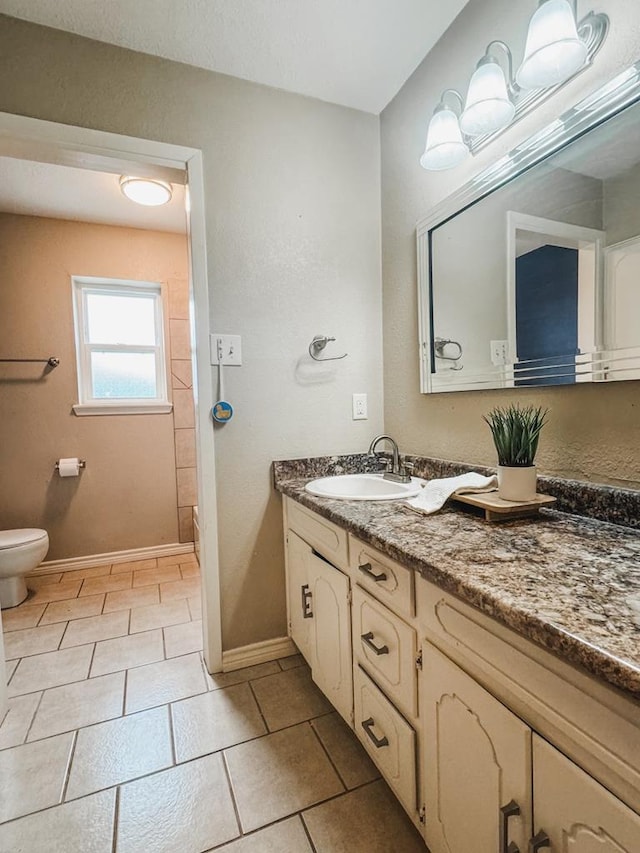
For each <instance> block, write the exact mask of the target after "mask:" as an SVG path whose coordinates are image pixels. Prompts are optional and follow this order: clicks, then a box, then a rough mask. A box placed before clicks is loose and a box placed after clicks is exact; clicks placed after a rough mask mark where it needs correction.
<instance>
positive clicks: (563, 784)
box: [533, 734, 640, 853]
mask: <svg viewBox="0 0 640 853" xmlns="http://www.w3.org/2000/svg"><path fill="white" fill-rule="evenodd" d="M533 813H534V827H535V831H536V833H537V834H538V833H539V834H538V838H537V840H538V841H539V842H540V843H541V844H543V845H544V841H545V839H544V836H543V833H544V834H546V835H547V836H548V838H549V842H548V844H546V845H545V846H541V847H540V848H538V849H540V850H544V849H548V850H550V851H553V853H638V851H640V816H639V815H637V814H636V813H635V812H633V811H631V809H629V808H628V807H627V806H625V805H624V803H622V802H620V800H618V799H617V797H614V796H613V794H611V793H609V791H607V790H606V788H603V787H602V785H600V784H598V782H596V781H595V779H592V778H591V776H589V775H588V774H587V773H585V772H584V770H581V769H580V768H579V767H577V766H576V765H575V764H574V763H573V762H572V761H570V760H569V759H568V758H567V757H566V756H564V755H562V753H560V752H558V750H557V749H555V748H554V747H553V746H550V745H549V744H548V743H547V742H546V741H544V740H542V738H541V737H539V736H538V735H535V734H534V736H533Z"/></svg>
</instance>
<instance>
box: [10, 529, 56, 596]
mask: <svg viewBox="0 0 640 853" xmlns="http://www.w3.org/2000/svg"><path fill="white" fill-rule="evenodd" d="M48 550H49V536H48V534H47V531H46V530H38V529H37V528H35V527H27V528H23V529H21V530H0V608H1V609H2V610H6V609H7V607H16V605H18V604H20V603H21V602H22V601H24V600H25V598H26V597H27V594H28V590H27V585H26V583H25V580H24V578H25V575H26V574H27V572H30V571H32V570H33V569H35V567H36V566H39V565H40V563H41V562H42V561H43V560H44V558H45V556H46V553H47V551H48Z"/></svg>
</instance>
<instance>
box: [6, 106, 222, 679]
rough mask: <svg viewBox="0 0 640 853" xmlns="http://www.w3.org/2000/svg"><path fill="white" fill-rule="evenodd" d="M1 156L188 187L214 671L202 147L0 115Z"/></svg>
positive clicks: (201, 502)
mask: <svg viewBox="0 0 640 853" xmlns="http://www.w3.org/2000/svg"><path fill="white" fill-rule="evenodd" d="M0 156H4V157H13V158H16V159H20V160H30V161H32V162H35V163H52V164H58V165H64V166H72V167H75V168H78V169H86V170H90V171H93V172H109V173H119V174H134V175H136V176H140V177H149V178H156V179H159V180H162V181H166V182H168V183H172V184H181V185H184V186H185V188H186V211H187V245H188V256H189V257H188V269H189V288H190V305H191V312H190V314H191V327H190V331H191V341H192V350H193V366H194V377H193V394H194V398H195V412H196V414H195V437H196V470H197V482H198V487H197V497H198V508H199V536H200V562H201V567H202V611H203V633H204V637H203V642H204V659H205V663H206V666H207V669H208V670H209V672H218V671H221V669H222V641H221V619H220V585H219V567H218V541H217V521H216V519H217V511H216V487H215V455H214V437H213V430H212V428H211V423H210V418H209V412H210V410H211V407H212V405H213V388H212V382H211V371H210V367H209V364H208V361H209V359H208V357H207V356H208V351H209V347H208V342H209V294H208V285H207V258H206V236H205V222H204V187H203V178H202V156H201V153H200V152H199V151H198V150H196V149H191V148H186V147H183V146H174V145H169V144H166V143H159V142H155V141H151V140H144V139H136V138H132V137H124V136H119V135H117V134H112V133H105V132H101V131H93V130H87V129H85V128H79V127H71V126H67V125H59V124H55V123H51V122H44V121H40V120H37V119H31V118H26V117H23V116H16V115H11V114H6V113H0Z"/></svg>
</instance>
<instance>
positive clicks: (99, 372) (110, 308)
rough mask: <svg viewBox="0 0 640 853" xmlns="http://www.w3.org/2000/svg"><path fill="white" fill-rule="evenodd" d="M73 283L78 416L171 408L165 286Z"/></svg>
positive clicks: (86, 280) (87, 280) (75, 280)
mask: <svg viewBox="0 0 640 853" xmlns="http://www.w3.org/2000/svg"><path fill="white" fill-rule="evenodd" d="M72 281H73V291H74V293H73V296H74V320H75V330H76V355H77V361H78V397H79V402H78V405H76V406H74V407H73V408H74V411H75V413H76V414H77V415H94V414H140V413H150V412H156V413H157V412H169V411H171V404H170V403H169V400H168V398H167V378H166V366H165V364H166V363H165V353H164V327H163V320H162V294H161V289H160V285H159V284H154V283H152V282H146V281H119V280H115V279H100V278H76V277H74V278H73V279H72Z"/></svg>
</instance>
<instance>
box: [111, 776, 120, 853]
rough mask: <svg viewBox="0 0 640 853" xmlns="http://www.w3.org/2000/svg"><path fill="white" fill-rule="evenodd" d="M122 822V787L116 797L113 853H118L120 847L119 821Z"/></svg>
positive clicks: (117, 790)
mask: <svg viewBox="0 0 640 853" xmlns="http://www.w3.org/2000/svg"><path fill="white" fill-rule="evenodd" d="M119 820H120V785H118V786H117V788H116V797H115V803H114V808H113V838H112V841H111V853H116V849H117V847H118V821H119Z"/></svg>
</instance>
